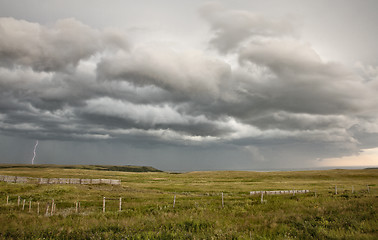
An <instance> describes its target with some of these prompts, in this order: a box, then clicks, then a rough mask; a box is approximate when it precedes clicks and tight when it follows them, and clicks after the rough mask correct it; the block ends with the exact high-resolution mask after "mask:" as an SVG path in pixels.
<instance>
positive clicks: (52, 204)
mask: <svg viewBox="0 0 378 240" xmlns="http://www.w3.org/2000/svg"><path fill="white" fill-rule="evenodd" d="M54 205H55V204H54V199H53V200H52V202H51V214H50V215H51V216H52V215H53V214H54Z"/></svg>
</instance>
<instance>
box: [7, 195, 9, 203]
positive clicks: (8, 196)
mask: <svg viewBox="0 0 378 240" xmlns="http://www.w3.org/2000/svg"><path fill="white" fill-rule="evenodd" d="M8 203H9V196H7V205H8Z"/></svg>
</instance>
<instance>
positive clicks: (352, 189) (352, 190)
mask: <svg viewBox="0 0 378 240" xmlns="http://www.w3.org/2000/svg"><path fill="white" fill-rule="evenodd" d="M353 193H354V186H352V194H353Z"/></svg>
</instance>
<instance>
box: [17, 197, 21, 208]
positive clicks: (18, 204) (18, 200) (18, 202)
mask: <svg viewBox="0 0 378 240" xmlns="http://www.w3.org/2000/svg"><path fill="white" fill-rule="evenodd" d="M20 200H21V199H20V196H18V198H17V206H20Z"/></svg>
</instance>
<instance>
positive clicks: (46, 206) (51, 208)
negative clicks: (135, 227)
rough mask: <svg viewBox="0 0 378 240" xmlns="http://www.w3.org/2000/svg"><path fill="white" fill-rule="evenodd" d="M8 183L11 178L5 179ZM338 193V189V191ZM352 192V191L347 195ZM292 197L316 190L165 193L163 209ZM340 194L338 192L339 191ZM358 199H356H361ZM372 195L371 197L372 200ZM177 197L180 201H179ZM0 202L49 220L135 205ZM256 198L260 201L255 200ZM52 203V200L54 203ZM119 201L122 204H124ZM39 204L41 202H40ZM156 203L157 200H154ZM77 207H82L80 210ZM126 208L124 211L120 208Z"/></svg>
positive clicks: (13, 198)
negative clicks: (59, 216)
mask: <svg viewBox="0 0 378 240" xmlns="http://www.w3.org/2000/svg"><path fill="white" fill-rule="evenodd" d="M9 179H11V178H9ZM334 187H335V188H336V189H337V186H332V187H331V188H328V189H326V190H324V189H323V190H322V194H321V195H322V196H326V195H329V194H332V195H334V196H335V195H337V194H338V192H337V191H335V192H333V188H334ZM371 187H372V186H371V185H366V188H365V186H363V187H362V188H361V186H360V187H359V188H358V189H355V187H354V186H351V188H350V189H349V188H348V189H345V188H344V191H343V194H353V195H354V194H362V195H366V194H368V195H370V194H372V191H373V189H372V188H371ZM336 189H335V190H336ZM339 190H340V189H339ZM350 190H352V191H350ZM295 193H301V194H304V197H306V195H307V197H315V198H316V197H317V195H316V190H312V191H310V190H277V191H251V192H250V194H249V195H250V198H248V197H247V196H246V195H245V194H242V195H239V194H236V195H235V194H227V193H226V194H224V193H223V192H221V193H213V194H189V195H188V194H187V193H181V194H179V195H178V197H179V198H177V197H176V194H174V195H171V193H168V194H167V195H170V196H172V198H170V197H167V198H163V200H162V201H163V205H164V206H165V207H164V208H166V206H169V205H170V204H169V203H172V202H171V201H172V200H173V208H175V207H176V205H177V204H178V205H179V206H181V207H184V208H187V207H190V206H193V207H198V203H197V202H202V204H201V203H200V205H202V207H207V206H209V207H211V206H212V205H214V204H215V205H218V206H219V207H220V208H224V207H225V206H229V207H232V206H240V204H239V203H237V205H235V204H234V203H235V202H238V201H239V202H244V203H245V204H251V203H250V202H249V201H246V199H252V203H253V204H256V202H258V200H257V201H256V199H255V197H254V196H256V195H261V203H268V202H269V198H268V201H267V200H266V199H264V195H265V196H267V195H283V194H295ZM307 193H314V194H307ZM339 193H340V191H339ZM362 195H360V196H362ZM374 195H375V193H373V196H374ZM180 196H181V197H180ZM184 196H186V197H187V196H188V197H189V198H186V199H185V198H184ZM193 196H194V197H195V198H196V199H194V198H193ZM278 197H279V196H271V198H272V199H273V198H278ZM0 198H1V201H0V206H1V207H4V205H3V204H4V203H5V206H8V208H9V209H10V210H11V211H17V210H22V211H25V212H26V211H28V212H29V213H32V212H34V213H35V212H36V213H37V214H38V215H39V214H44V215H45V216H52V215H68V214H73V213H75V214H78V213H84V214H88V213H95V212H100V211H101V212H103V213H105V212H114V211H118V212H122V211H124V210H126V211H127V209H135V208H136V206H137V205H135V202H134V203H133V202H132V201H130V199H133V198H129V201H127V197H125V196H123V197H121V196H119V195H118V196H117V197H115V196H113V197H105V196H101V198H100V196H98V198H96V199H94V200H82V201H79V200H76V201H71V200H68V201H67V200H64V201H62V200H58V201H54V199H51V200H47V199H44V200H41V199H34V200H33V197H32V196H28V197H23V196H17V195H7V196H6V199H5V200H3V199H2V197H0ZM259 198H260V197H259ZM55 200H56V199H55ZM123 200H126V201H125V202H124V201H123ZM40 201H41V202H40ZM158 201H159V200H158ZM136 202H137V203H142V202H143V201H136ZM80 203H83V205H82V206H81V204H80ZM207 203H209V204H207ZM125 204H126V205H129V206H128V207H126V209H124V207H123V205H125ZM156 204H157V207H156V209H162V208H161V206H159V203H158V202H157V203H156ZM154 205H155V203H154Z"/></svg>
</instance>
